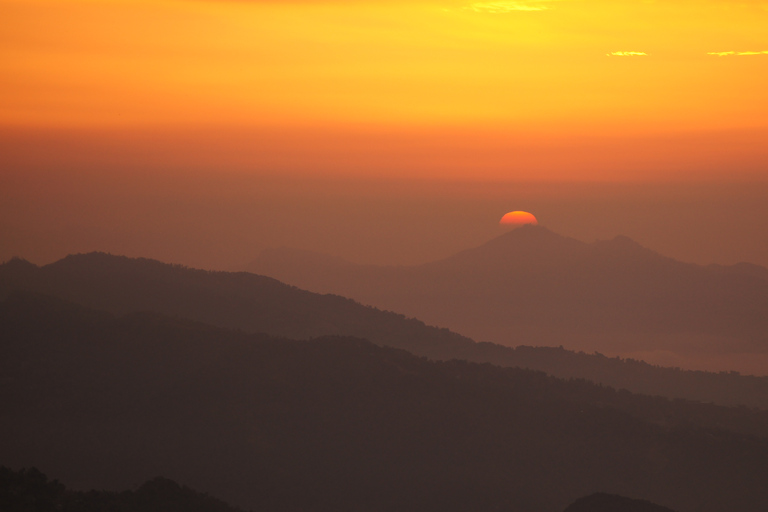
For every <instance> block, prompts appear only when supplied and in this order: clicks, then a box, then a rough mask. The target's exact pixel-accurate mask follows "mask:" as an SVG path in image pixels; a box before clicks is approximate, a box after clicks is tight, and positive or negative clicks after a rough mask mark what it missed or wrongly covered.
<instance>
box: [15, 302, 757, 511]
mask: <svg viewBox="0 0 768 512" xmlns="http://www.w3.org/2000/svg"><path fill="white" fill-rule="evenodd" d="M62 311H70V313H69V314H68V315H62V314H61V312H62ZM0 376H2V377H1V378H2V383H3V385H2V386H0V403H2V404H3V407H0V454H2V458H3V464H5V465H6V466H9V467H14V468H21V467H33V466H34V467H38V468H40V469H41V470H42V471H45V472H46V473H49V474H54V475H56V476H57V477H58V478H61V479H62V481H63V482H65V483H66V484H67V485H68V486H71V487H72V488H74V489H80V490H84V489H105V490H107V491H110V492H111V491H117V490H120V489H126V488H130V487H133V486H134V485H135V484H136V483H138V482H143V481H146V480H147V479H148V478H151V477H152V476H153V475H158V474H160V475H164V477H166V478H169V479H171V480H173V481H175V482H179V484H183V485H186V486H189V487H190V488H193V489H197V490H200V491H202V492H206V493H210V494H211V495H213V496H216V497H217V498H220V499H223V500H225V501H226V502H228V503H232V504H234V505H236V506H240V507H244V508H251V509H254V510H270V511H272V512H294V511H302V510H312V511H317V512H331V511H339V510H374V509H375V510H380V511H383V512H402V511H408V512H417V511H423V510H441V511H445V512H465V511H466V510H476V511H479V512H491V511H494V510H515V511H526V512H559V511H562V510H563V509H564V508H565V507H566V506H567V505H568V504H569V503H572V502H573V501H574V500H575V499H577V498H578V497H580V496H585V495H588V494H590V493H591V492H593V491H594V489H602V490H604V491H605V492H608V493H611V494H618V495H623V496H638V497H643V498H644V499H648V500H650V501H652V502H655V503H661V504H664V505H665V506H669V507H671V508H673V509H675V510H677V511H678V512H721V511H722V510H739V511H740V512H763V511H764V510H766V508H767V507H768V489H766V487H765V482H766V481H767V480H768V440H766V437H765V436H766V434H765V433H766V432H768V427H767V426H766V425H768V423H766V418H765V415H764V414H762V413H756V412H750V411H749V410H746V409H729V408H723V407H714V406H706V405H702V404H695V403H690V402H684V401H669V400H664V399H661V398H652V397H644V396H638V395H632V394H630V393H627V392H617V391H615V390H613V389H610V388H606V387H602V386H597V385H595V384H592V383H588V382H585V381H564V380H558V379H554V378H552V377H548V376H546V375H545V374H543V373H540V372H533V371H525V370H520V369H513V368H500V367H496V366H492V365H488V364H473V363H467V362H464V361H447V362H434V361H428V360H426V359H424V358H419V357H416V356H413V355H412V354H409V353H408V352H406V351H403V350H396V349H392V348H385V347H379V346H376V345H373V344H371V343H369V342H366V341H364V340H360V339H356V338H349V337H322V338H317V339H313V340H304V341H301V340H298V341H297V340H289V339H285V338H274V337H270V336H267V335H263V334H262V335H256V334H248V333H244V332H242V331H234V330H226V329H221V328H216V327H212V326H207V325H202V324H200V323H197V322H191V321H188V320H184V319H180V318H170V317H166V316H163V315H159V314H157V313H135V314H130V315H127V316H125V317H108V318H105V317H104V316H103V315H102V314H94V312H92V311H88V310H87V309H85V308H81V307H78V306H75V305H72V304H56V300H54V299H50V298H43V297H41V296H39V295H32V294H14V295H13V296H11V297H9V298H8V299H7V300H5V301H3V302H0ZM749 432H754V433H753V434H750V433H749ZM177 490H178V487H177V486H176V485H175V484H172V483H169V482H167V481H165V480H163V481H159V482H158V481H155V482H154V483H151V484H150V486H149V487H148V488H144V489H140V491H142V492H144V491H147V492H150V491H151V492H150V494H152V493H157V494H159V495H161V496H162V495H164V494H165V493H166V492H167V491H170V494H174V493H175V492H176V491H177ZM137 492H138V491H137ZM149 510H151V509H149ZM168 510H172V509H168ZM4 512H5V511H4Z"/></svg>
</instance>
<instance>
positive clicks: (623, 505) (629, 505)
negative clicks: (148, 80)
mask: <svg viewBox="0 0 768 512" xmlns="http://www.w3.org/2000/svg"><path fill="white" fill-rule="evenodd" d="M564 512H674V511H673V510H672V509H669V508H667V507H662V506H661V505H656V504H654V503H651V502H650V501H646V500H633V499H630V498H625V497H623V496H616V495H612V494H605V493H595V494H592V495H590V496H586V497H584V498H581V499H579V500H576V501H575V502H574V503H572V504H571V505H569V506H568V508H566V509H565V511H564Z"/></svg>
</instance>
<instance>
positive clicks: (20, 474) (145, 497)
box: [0, 466, 673, 512]
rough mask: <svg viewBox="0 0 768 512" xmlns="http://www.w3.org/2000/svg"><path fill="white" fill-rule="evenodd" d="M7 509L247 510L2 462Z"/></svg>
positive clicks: (165, 487)
mask: <svg viewBox="0 0 768 512" xmlns="http://www.w3.org/2000/svg"><path fill="white" fill-rule="evenodd" d="M0 510H2V511H3V512H30V511H34V512H106V511H120V512H241V511H240V510H239V509H235V508H233V507H230V506H229V505H227V504H225V503H224V502H222V501H219V500H217V499H215V498H212V497H210V496H208V495H206V494H201V493H198V492H195V491H193V490H191V489H189V488H187V487H185V486H181V485H179V484H177V483H176V482H174V481H173V480H168V479H167V478H161V477H158V478H153V479H152V480H149V481H147V482H145V483H144V484H142V485H141V486H140V487H139V488H138V489H136V490H135V491H133V490H127V491H121V492H114V491H112V492H110V491H96V490H92V491H87V492H84V491H73V490H71V489H67V488H66V486H64V485H63V484H61V483H59V482H58V481H57V480H49V479H48V477H47V476H46V475H44V474H43V473H41V472H40V471H38V470H37V469H36V468H31V469H23V470H20V471H12V470H10V469H8V468H5V467H2V466H0ZM565 512H673V511H672V510H670V509H668V508H666V507H660V506H657V505H654V504H652V503H650V502H647V501H642V500H632V499H629V498H623V497H621V496H614V495H608V494H595V495H592V496H588V497H586V498H581V499H579V500H576V502H574V503H573V504H571V505H570V506H569V507H568V508H567V509H566V510H565Z"/></svg>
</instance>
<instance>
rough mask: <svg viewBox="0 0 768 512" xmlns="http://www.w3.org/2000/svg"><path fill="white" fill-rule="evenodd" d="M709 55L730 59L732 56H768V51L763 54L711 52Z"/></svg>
mask: <svg viewBox="0 0 768 512" xmlns="http://www.w3.org/2000/svg"><path fill="white" fill-rule="evenodd" d="M707 55H717V56H718V57H729V56H731V55H736V56H738V55H768V50H766V51H762V52H709V53H707Z"/></svg>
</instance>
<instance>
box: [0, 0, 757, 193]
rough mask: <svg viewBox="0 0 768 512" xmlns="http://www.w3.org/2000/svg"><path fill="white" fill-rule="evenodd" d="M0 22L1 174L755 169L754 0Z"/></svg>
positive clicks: (511, 174)
mask: <svg viewBox="0 0 768 512" xmlns="http://www.w3.org/2000/svg"><path fill="white" fill-rule="evenodd" d="M0 13H2V16H0V18H2V21H0V128H1V129H2V131H3V133H4V134H5V136H4V138H5V139H6V144H5V145H4V146H3V147H1V148H0V151H2V154H3V155H5V159H6V161H9V162H14V164H18V165H19V166H21V167H24V166H35V165H43V166H45V167H46V168H51V167H52V166H54V167H55V165H57V164H62V163H67V162H68V163H69V165H70V166H71V165H75V166H82V165H86V164H85V163H84V162H83V161H82V160H83V156H82V153H83V152H90V153H91V155H90V156H89V157H88V158H89V161H90V162H91V164H93V165H95V166H102V167H105V166H109V165H113V164H117V163H120V162H123V163H124V162H125V158H126V155H124V154H123V153H125V148H130V151H129V153H130V155H132V157H133V158H138V159H139V160H140V161H141V162H143V163H144V164H146V165H150V166H152V165H154V166H156V167H157V168H168V167H175V168H184V167H186V166H192V167H194V166H198V167H200V166H203V167H205V166H208V167H217V168H219V169H222V168H223V169H227V168H231V169H233V170H236V171H238V172H240V171H250V172H257V173H258V172H267V171H272V172H288V171H290V172H304V173H321V174H334V173H336V174H343V175H350V174H352V175H355V174H370V175H403V176H411V175H418V176H422V177H434V176H440V177H448V178H455V179H470V178H471V179H481V180H482V179H488V180H516V179H518V180H519V179H525V180H534V181H535V180H539V179H540V180H550V181H551V180H566V179H567V180H577V181H578V180H601V181H626V180H630V181H631V180H647V179H652V180H659V179H661V180H664V179H673V180H678V179H718V178H727V179H733V178H737V179H738V178H740V177H741V178H743V179H751V180H754V179H764V178H765V174H766V171H765V167H764V165H763V163H762V162H765V161H766V157H768V150H766V149H765V148H764V146H765V144H764V141H765V138H766V135H768V100H766V99H765V91H766V90H768V53H766V52H768V30H766V29H765V28H766V27H768V1H757V0H749V1H744V2H738V3H736V2H731V1H720V0H696V1H693V0H670V1H653V0H637V1H634V0H632V1H616V0H519V1H504V0H500V1H487V2H486V1H480V2H472V1H471V0H468V1H461V0H425V1H422V2H413V1H398V0H376V1H357V0H337V1H334V2H330V1H325V0H312V1H288V2H285V1H281V2H277V1H275V2H264V1H206V0H183V1H182V0H176V1H174V0H166V1H154V0H153V1H148V0H147V1H143V0H132V1H129V0H0ZM721 54H722V55H721ZM148 134H149V135H148ZM9 140H10V142H8V141H9ZM52 141H53V142H52ZM20 147H24V148H28V149H30V148H31V150H28V151H21V150H19V148H20ZM35 148H36V149H35ZM120 148H123V149H120ZM121 151H123V153H121ZM41 154H44V155H45V158H47V159H48V160H45V161H38V160H35V159H36V158H38V159H39V158H41V156H40V155H41ZM30 155H32V156H30ZM6 170H7V169H6Z"/></svg>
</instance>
